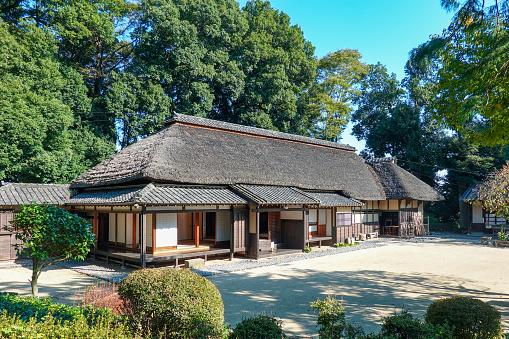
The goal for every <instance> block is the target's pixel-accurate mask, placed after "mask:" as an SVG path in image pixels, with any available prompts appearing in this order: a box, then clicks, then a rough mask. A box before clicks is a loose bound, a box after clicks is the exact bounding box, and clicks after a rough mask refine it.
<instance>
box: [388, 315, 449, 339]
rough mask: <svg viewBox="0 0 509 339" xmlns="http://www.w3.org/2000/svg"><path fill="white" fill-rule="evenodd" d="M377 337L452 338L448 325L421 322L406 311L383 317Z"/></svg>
mask: <svg viewBox="0 0 509 339" xmlns="http://www.w3.org/2000/svg"><path fill="white" fill-rule="evenodd" d="M379 337H380V338H398V339H427V338H437V339H439V338H441V339H452V338H453V336H452V330H451V328H450V327H449V326H447V325H444V326H441V325H432V324H428V323H423V322H421V321H420V320H419V319H416V318H414V317H413V316H412V315H411V314H410V313H408V312H407V311H403V312H401V314H395V315H392V316H389V317H386V318H384V321H383V323H382V329H381V330H380V334H379Z"/></svg>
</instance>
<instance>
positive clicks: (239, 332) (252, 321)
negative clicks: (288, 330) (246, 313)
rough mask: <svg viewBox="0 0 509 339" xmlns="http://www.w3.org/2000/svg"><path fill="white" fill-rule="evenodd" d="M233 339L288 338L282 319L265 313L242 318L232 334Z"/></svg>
mask: <svg viewBox="0 0 509 339" xmlns="http://www.w3.org/2000/svg"><path fill="white" fill-rule="evenodd" d="M230 338H231V339H281V338H286V336H285V334H284V333H283V330H282V329H281V321H279V320H277V319H276V318H274V317H269V316H267V315H265V314H260V315H257V316H255V317H252V318H245V319H242V321H241V322H240V323H238V324H237V326H235V328H234V329H233V332H232V333H231V334H230Z"/></svg>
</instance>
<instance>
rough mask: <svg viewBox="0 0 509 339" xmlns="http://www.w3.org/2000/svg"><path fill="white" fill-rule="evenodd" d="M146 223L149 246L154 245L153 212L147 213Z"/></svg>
mask: <svg viewBox="0 0 509 339" xmlns="http://www.w3.org/2000/svg"><path fill="white" fill-rule="evenodd" d="M145 225H146V227H147V246H148V247H152V214H145Z"/></svg>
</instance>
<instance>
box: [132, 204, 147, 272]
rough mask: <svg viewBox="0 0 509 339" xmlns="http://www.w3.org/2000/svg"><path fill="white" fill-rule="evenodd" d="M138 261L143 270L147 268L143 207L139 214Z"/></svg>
mask: <svg viewBox="0 0 509 339" xmlns="http://www.w3.org/2000/svg"><path fill="white" fill-rule="evenodd" d="M134 242H136V241H134ZM140 261H141V267H143V268H145V267H146V266H147V215H146V214H145V207H143V208H142V210H141V213H140Z"/></svg>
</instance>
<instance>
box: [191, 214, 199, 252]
mask: <svg viewBox="0 0 509 339" xmlns="http://www.w3.org/2000/svg"><path fill="white" fill-rule="evenodd" d="M199 217H200V216H199V214H198V213H193V222H194V230H195V232H194V246H195V247H200V225H199V222H198V221H199Z"/></svg>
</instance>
